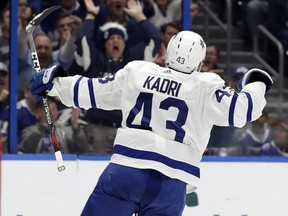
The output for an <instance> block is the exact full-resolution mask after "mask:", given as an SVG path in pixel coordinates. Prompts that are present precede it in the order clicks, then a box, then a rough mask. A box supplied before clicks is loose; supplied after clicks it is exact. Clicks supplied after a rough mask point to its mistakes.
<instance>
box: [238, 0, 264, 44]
mask: <svg viewBox="0 0 288 216" xmlns="http://www.w3.org/2000/svg"><path fill="white" fill-rule="evenodd" d="M268 7H269V0H250V1H248V2H247V6H246V9H245V10H246V16H245V22H244V28H245V30H246V31H245V32H244V39H245V45H246V46H247V48H250V49H251V47H252V39H253V37H254V36H256V35H258V30H257V26H258V25H267V22H268V20H267V19H268V13H269V10H268Z"/></svg>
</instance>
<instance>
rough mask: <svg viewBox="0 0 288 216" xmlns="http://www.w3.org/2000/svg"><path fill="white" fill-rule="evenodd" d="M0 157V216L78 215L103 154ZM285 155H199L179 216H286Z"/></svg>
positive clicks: (100, 167)
mask: <svg viewBox="0 0 288 216" xmlns="http://www.w3.org/2000/svg"><path fill="white" fill-rule="evenodd" d="M64 160H65V165H66V170H65V171H64V172H61V173H60V172H58V171H57V168H56V162H55V160H54V155H3V160H2V165H1V167H2V174H1V180H2V181H1V182H2V184H1V213H2V214H1V215H2V216H39V215H41V216H51V215H54V216H58V215H59V216H63V215H69V216H74V215H75V216H78V215H80V213H81V210H82V208H83V206H84V204H85V202H86V199H87V198H88V196H89V194H90V192H91V191H92V190H93V188H94V186H95V183H96V182H97V179H98V177H99V175H100V174H101V172H102V171H103V169H104V168H105V167H106V166H107V164H108V161H109V156H76V155H64ZM287 182H288V158H254V157H249V158H248V157H204V158H203V161H202V163H201V184H200V187H199V188H198V190H197V191H196V193H194V194H191V195H189V197H188V199H187V205H186V207H185V210H184V213H183V216H260V215H261V216H271V215H277V216H287V212H288V206H287V198H288V183H287Z"/></svg>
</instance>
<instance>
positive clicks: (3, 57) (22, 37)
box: [0, 0, 32, 66]
mask: <svg viewBox="0 0 288 216" xmlns="http://www.w3.org/2000/svg"><path fill="white" fill-rule="evenodd" d="M18 14H19V17H18V41H17V42H18V53H19V54H20V55H21V54H22V53H23V46H27V40H26V38H27V37H26V35H27V33H26V31H25V27H26V25H27V23H28V22H29V21H30V19H31V18H32V10H31V8H29V7H27V0H20V1H19V8H18ZM0 26H1V30H2V35H1V36H0V61H2V62H4V63H5V64H7V66H9V50H10V46H9V40H10V9H9V3H8V4H7V6H6V7H5V8H4V9H3V10H2V11H1V12H0Z"/></svg>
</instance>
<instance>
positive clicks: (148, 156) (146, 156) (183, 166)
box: [114, 144, 200, 178]
mask: <svg viewBox="0 0 288 216" xmlns="http://www.w3.org/2000/svg"><path fill="white" fill-rule="evenodd" d="M114 153H116V154H121V155H124V156H127V157H132V158H137V159H143V160H151V161H157V162H160V163H162V164H165V165H166V166H169V167H171V168H173V169H178V170H182V171H184V172H186V173H189V174H191V175H194V176H196V177H198V178H200V169H199V168H198V167H196V166H193V165H190V164H187V163H185V162H181V161H176V160H173V159H171V158H168V157H166V156H164V155H161V154H158V153H155V152H149V151H143V150H136V149H132V148H129V147H125V146H122V145H119V144H116V145H114Z"/></svg>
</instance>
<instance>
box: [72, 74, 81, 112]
mask: <svg viewBox="0 0 288 216" xmlns="http://www.w3.org/2000/svg"><path fill="white" fill-rule="evenodd" d="M82 78H83V77H80V78H79V79H78V80H77V81H76V83H75V85H74V96H73V102H74V105H75V106H76V107H78V108H79V100H78V92H79V83H80V81H81V79H82Z"/></svg>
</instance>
